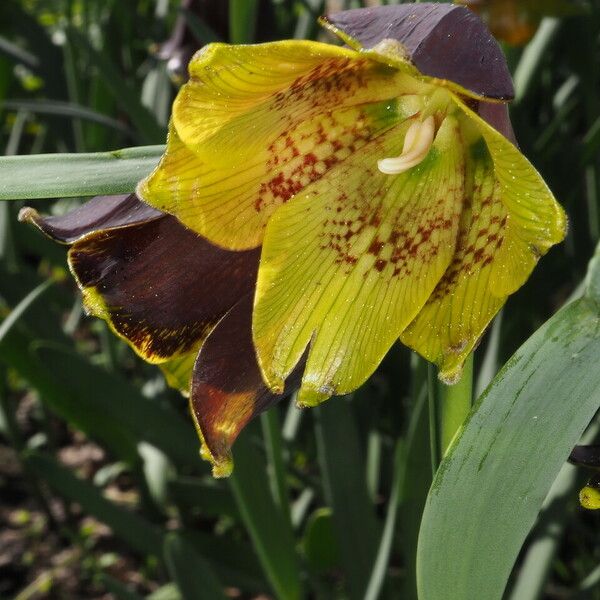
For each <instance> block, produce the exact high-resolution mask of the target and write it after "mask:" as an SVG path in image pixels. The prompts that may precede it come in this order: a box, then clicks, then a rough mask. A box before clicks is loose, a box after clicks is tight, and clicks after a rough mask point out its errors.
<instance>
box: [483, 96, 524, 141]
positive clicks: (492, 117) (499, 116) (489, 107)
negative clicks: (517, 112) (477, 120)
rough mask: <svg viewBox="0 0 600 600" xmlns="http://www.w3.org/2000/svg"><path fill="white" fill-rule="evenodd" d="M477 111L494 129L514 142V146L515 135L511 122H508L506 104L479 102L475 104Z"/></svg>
mask: <svg viewBox="0 0 600 600" xmlns="http://www.w3.org/2000/svg"><path fill="white" fill-rule="evenodd" d="M477 113H478V114H479V116H480V117H481V118H482V119H484V120H485V121H487V122H488V123H489V124H490V125H491V126H492V127H493V128H494V129H495V130H496V131H499V132H500V133H501V134H502V135H503V136H504V137H505V138H507V139H509V140H510V141H511V142H512V143H513V144H515V146H516V145H517V138H516V137H515V132H514V130H513V126H512V123H511V122H510V117H509V115H508V105H507V104H496V103H492V102H479V103H478V105H477Z"/></svg>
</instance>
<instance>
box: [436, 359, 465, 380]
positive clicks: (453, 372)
mask: <svg viewBox="0 0 600 600" xmlns="http://www.w3.org/2000/svg"><path fill="white" fill-rule="evenodd" d="M462 373H463V365H462V363H461V364H460V365H458V366H454V367H452V368H450V369H447V370H446V369H440V372H439V373H438V379H439V380H440V381H441V382H442V383H443V384H444V385H456V384H457V383H458V382H459V381H460V378H461V377H462Z"/></svg>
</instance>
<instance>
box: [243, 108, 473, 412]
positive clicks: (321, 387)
mask: <svg viewBox="0 0 600 600" xmlns="http://www.w3.org/2000/svg"><path fill="white" fill-rule="evenodd" d="M407 129H408V124H404V125H402V126H401V127H398V128H397V129H394V130H392V131H390V132H388V133H386V134H384V135H382V136H381V138H380V139H377V140H375V141H373V142H371V143H370V144H369V145H368V146H366V147H365V149H364V150H363V152H362V154H361V156H360V157H357V156H354V157H352V158H351V159H349V160H348V161H347V162H345V163H343V164H342V165H340V166H339V167H336V168H335V169H334V170H333V171H332V173H331V175H330V176H329V177H327V178H325V179H323V180H321V181H319V182H318V183H315V184H314V185H313V186H311V187H310V188H308V189H307V190H306V192H305V193H304V194H302V195H300V196H298V197H297V198H295V199H294V200H293V201H292V202H290V203H289V204H287V205H285V206H283V207H281V208H280V209H279V210H278V211H277V212H276V213H275V214H274V215H273V217H272V218H271V221H270V222H269V226H268V228H267V234H266V237H265V243H264V246H263V253H262V256H261V268H260V271H259V276H258V283H257V292H256V301H255V309H254V320H253V328H254V341H255V344H256V348H257V354H258V359H259V364H260V365H261V368H262V371H263V376H264V377H265V380H266V382H267V383H268V384H269V386H270V387H271V389H274V390H278V389H281V386H282V384H283V381H284V380H285V378H286V377H287V375H288V374H289V373H290V372H291V370H292V369H293V368H294V366H295V365H296V364H297V362H298V360H299V359H300V357H301V355H302V354H303V352H304V350H305V348H306V347H307V345H308V344H309V343H310V351H309V354H308V359H307V365H306V369H305V372H304V376H303V379H302V388H301V390H300V396H299V402H300V403H301V404H305V405H314V404H316V403H318V402H320V401H322V400H323V399H325V398H327V397H328V396H331V395H333V394H341V393H347V392H349V391H352V390H354V389H355V388H357V387H358V386H359V385H360V384H361V383H362V382H363V381H364V380H365V379H366V378H367V377H368V376H369V375H370V374H371V373H372V372H373V370H374V369H375V368H376V367H377V365H378V364H379V362H380V361H381V359H382V358H383V356H384V355H385V353H386V352H387V350H388V349H389V347H390V346H391V345H392V343H393V342H394V341H395V339H397V337H398V336H399V335H400V333H401V332H402V330H403V329H404V328H405V327H406V326H407V325H408V324H409V323H410V322H411V321H412V320H413V319H414V317H415V315H416V314H417V313H418V311H419V310H420V309H421V307H422V306H423V305H424V304H425V302H426V300H427V298H428V297H429V295H430V294H431V292H432V291H433V289H434V288H435V286H436V284H437V282H438V281H439V279H440V278H441V276H442V275H443V273H444V271H445V270H446V268H447V266H448V265H449V263H450V261H451V259H452V254H453V252H454V245H455V242H456V235H457V230H458V220H459V215H460V210H461V202H462V197H463V168H464V166H463V158H462V142H461V139H460V136H459V131H458V124H457V122H456V119H454V118H453V117H451V116H449V117H447V118H446V119H445V120H444V121H443V123H442V124H441V126H440V128H439V131H438V133H437V137H436V138H435V141H434V143H433V146H432V149H431V151H430V152H429V154H428V156H427V157H426V158H425V160H424V161H423V162H421V163H420V164H419V165H418V166H416V167H414V168H413V169H411V170H409V171H406V172H404V173H402V174H400V175H395V176H389V175H384V174H382V173H380V172H379V171H378V170H377V165H376V163H377V160H376V159H377V158H378V157H383V156H394V155H395V154H399V151H400V150H401V148H402V140H403V135H404V134H405V133H406V130H407Z"/></svg>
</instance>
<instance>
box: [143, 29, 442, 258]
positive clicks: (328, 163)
mask: <svg viewBox="0 0 600 600" xmlns="http://www.w3.org/2000/svg"><path fill="white" fill-rule="evenodd" d="M190 74H191V79H190V81H189V82H188V83H187V84H186V85H185V86H184V87H183V88H182V89H181V91H180V92H179V95H178V96H177V99H176V101H175V104H174V108H173V119H172V125H171V129H170V134H169V139H168V145H167V151H166V154H165V155H164V157H163V159H162V161H161V163H160V164H159V166H158V167H157V169H156V170H155V171H154V173H152V174H151V175H150V176H149V177H148V178H147V179H146V180H144V181H142V182H141V183H140V185H139V187H138V194H139V195H140V197H142V198H143V199H144V200H145V201H147V202H148V203H149V204H151V205H152V206H154V207H156V208H158V209H160V210H164V211H166V212H168V213H171V214H173V215H175V216H177V218H178V219H180V220H181V221H182V222H183V223H184V224H185V225H187V226H188V227H190V228H191V229H193V230H194V231H196V232H198V233H200V234H202V235H203V236H205V237H207V238H208V239H209V240H211V241H212V242H214V243H216V244H218V245H221V246H223V247H227V248H231V249H244V248H253V247H256V246H258V245H259V244H260V243H261V241H262V238H263V235H264V229H265V227H266V224H267V221H268V219H269V217H270V216H271V215H272V214H273V212H274V211H275V210H276V209H277V208H278V207H279V206H281V205H282V204H284V203H285V202H287V201H288V200H290V199H291V198H292V197H294V196H295V195H296V194H298V193H300V192H301V191H302V190H303V189H304V188H306V187H307V186H308V185H310V184H311V183H313V182H315V181H318V180H319V179H320V178H322V177H323V176H324V175H325V174H326V173H328V172H329V171H330V170H331V169H332V168H334V167H335V166H336V165H337V164H339V163H341V162H343V161H344V160H346V159H347V158H348V157H349V156H352V155H353V154H355V153H359V152H361V149H362V148H363V147H364V146H365V144H367V143H368V142H369V141H370V140H371V139H374V137H376V136H377V135H380V134H381V133H382V132H383V131H385V130H386V129H388V128H389V127H392V126H393V125H395V124H396V123H397V122H398V121H399V120H403V119H405V118H407V117H409V116H412V115H413V114H415V113H416V112H417V111H418V110H419V108H420V103H421V102H422V98H423V97H424V95H425V94H426V92H428V91H431V86H429V85H428V84H425V83H422V82H420V81H418V80H417V79H416V78H414V77H412V76H410V75H408V74H406V73H405V72H403V71H402V70H399V69H398V68H391V67H388V66H386V65H383V64H381V63H380V62H377V61H373V60H370V59H368V58H366V57H364V56H361V55H360V54H359V53H357V52H355V51H353V50H350V49H344V48H339V47H336V46H331V45H328V44H321V43H317V42H306V41H283V42H273V43H268V44H261V45H256V46H227V45H224V44H212V45H210V46H208V47H207V48H206V49H204V50H202V51H201V52H200V53H199V54H197V55H196V57H195V58H194V59H193V61H192V63H191V65H190Z"/></svg>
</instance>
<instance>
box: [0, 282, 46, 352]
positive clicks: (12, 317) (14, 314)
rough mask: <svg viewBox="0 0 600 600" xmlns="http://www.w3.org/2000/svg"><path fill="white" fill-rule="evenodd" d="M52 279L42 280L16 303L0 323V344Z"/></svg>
mask: <svg viewBox="0 0 600 600" xmlns="http://www.w3.org/2000/svg"><path fill="white" fill-rule="evenodd" d="M52 283H53V282H52V280H48V281H44V282H43V283H40V284H39V285H38V286H37V287H35V288H34V289H33V290H31V292H29V294H27V296H25V298H23V300H21V302H19V304H17V305H16V306H15V307H14V308H13V310H12V311H11V312H10V313H9V315H8V316H7V317H6V318H5V319H4V321H2V323H0V344H1V343H2V340H3V339H4V338H5V337H6V334H7V333H8V332H9V331H10V330H11V328H12V327H13V326H14V325H15V323H16V322H17V321H18V320H19V319H20V318H21V316H22V315H23V313H24V312H25V311H26V310H27V309H28V308H29V307H30V306H31V305H32V304H33V303H34V302H35V301H36V300H37V299H38V298H39V297H40V296H41V295H42V294H43V293H44V292H45V291H46V290H47V289H48V288H49V287H50V286H51V285H52Z"/></svg>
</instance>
